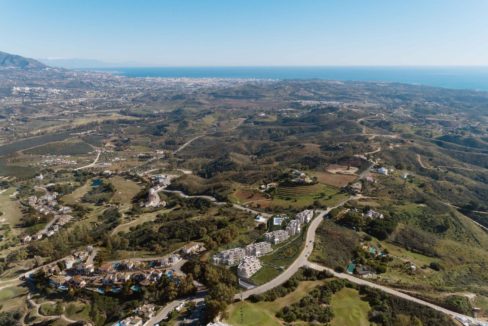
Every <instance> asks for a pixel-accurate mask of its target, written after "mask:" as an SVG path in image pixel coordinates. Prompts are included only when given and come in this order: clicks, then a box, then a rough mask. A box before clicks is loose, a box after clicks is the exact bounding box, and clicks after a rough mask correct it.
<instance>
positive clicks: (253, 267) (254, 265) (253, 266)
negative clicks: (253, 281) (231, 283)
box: [237, 256, 263, 278]
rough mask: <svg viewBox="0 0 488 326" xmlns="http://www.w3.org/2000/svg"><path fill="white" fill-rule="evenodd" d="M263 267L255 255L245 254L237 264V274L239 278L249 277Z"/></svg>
mask: <svg viewBox="0 0 488 326" xmlns="http://www.w3.org/2000/svg"><path fill="white" fill-rule="evenodd" d="M261 267H263V266H262V265H261V262H260V261H259V259H258V258H257V257H254V256H246V257H244V259H243V260H242V261H241V263H240V264H239V266H237V275H238V276H239V277H241V278H250V277H251V276H253V275H254V274H256V272H257V271H259V270H260V269H261Z"/></svg>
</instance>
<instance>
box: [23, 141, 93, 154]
mask: <svg viewBox="0 0 488 326" xmlns="http://www.w3.org/2000/svg"><path fill="white" fill-rule="evenodd" d="M92 151H93V147H92V146H91V145H89V144H87V143H85V142H84V141H81V140H78V139H76V138H74V139H69V140H65V141H59V142H52V143H47V144H43V145H40V146H37V147H33V148H30V149H27V150H24V151H23V153H25V154H33V155H84V154H88V153H90V152H92Z"/></svg>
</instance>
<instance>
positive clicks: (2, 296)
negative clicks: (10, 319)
mask: <svg viewBox="0 0 488 326" xmlns="http://www.w3.org/2000/svg"><path fill="white" fill-rule="evenodd" d="M26 294H27V289H25V288H22V287H17V286H12V287H8V288H4V289H2V290H0V303H1V307H0V310H2V311H4V310H14V309H15V310H17V309H19V308H20V307H22V306H23V305H24V302H25V295H26Z"/></svg>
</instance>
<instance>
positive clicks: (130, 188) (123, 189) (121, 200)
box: [109, 176, 141, 211]
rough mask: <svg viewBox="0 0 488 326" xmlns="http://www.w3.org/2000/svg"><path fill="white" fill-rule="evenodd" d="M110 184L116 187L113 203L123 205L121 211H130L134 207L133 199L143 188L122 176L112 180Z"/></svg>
mask: <svg viewBox="0 0 488 326" xmlns="http://www.w3.org/2000/svg"><path fill="white" fill-rule="evenodd" d="M109 182H110V183H111V184H112V185H113V186H114V187H115V193H114V195H113V197H112V199H111V202H112V203H114V204H120V205H122V208H121V211H124V210H127V209H129V208H130V207H131V205H132V198H134V196H135V195H137V193H138V192H139V191H140V190H141V186H140V185H138V184H137V183H135V182H134V181H132V180H127V179H124V178H122V177H120V176H114V177H112V178H110V179H109Z"/></svg>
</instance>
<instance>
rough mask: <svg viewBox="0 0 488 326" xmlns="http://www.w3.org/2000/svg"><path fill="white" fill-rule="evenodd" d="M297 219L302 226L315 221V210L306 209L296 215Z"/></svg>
mask: <svg viewBox="0 0 488 326" xmlns="http://www.w3.org/2000/svg"><path fill="white" fill-rule="evenodd" d="M295 218H296V219H297V220H299V221H300V223H302V224H308V223H310V221H311V220H312V219H313V210H311V209H306V210H304V211H301V212H300V213H298V214H297V215H295Z"/></svg>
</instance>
